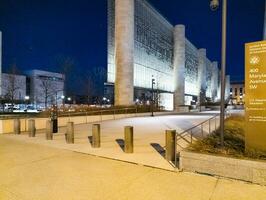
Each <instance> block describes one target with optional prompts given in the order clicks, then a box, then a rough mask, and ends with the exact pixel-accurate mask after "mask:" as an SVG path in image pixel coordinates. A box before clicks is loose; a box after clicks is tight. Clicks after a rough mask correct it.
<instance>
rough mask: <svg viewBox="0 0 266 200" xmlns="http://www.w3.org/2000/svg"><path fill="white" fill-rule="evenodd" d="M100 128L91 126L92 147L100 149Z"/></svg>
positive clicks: (98, 125) (94, 125) (97, 125)
mask: <svg viewBox="0 0 266 200" xmlns="http://www.w3.org/2000/svg"><path fill="white" fill-rule="evenodd" d="M100 128H101V126H100V124H93V125H92V147H93V148H100V147H101V129H100Z"/></svg>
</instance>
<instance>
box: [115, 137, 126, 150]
mask: <svg viewBox="0 0 266 200" xmlns="http://www.w3.org/2000/svg"><path fill="white" fill-rule="evenodd" d="M115 141H116V142H117V144H118V145H119V147H120V148H121V149H122V151H124V147H125V141H124V140H123V139H116V140H115Z"/></svg>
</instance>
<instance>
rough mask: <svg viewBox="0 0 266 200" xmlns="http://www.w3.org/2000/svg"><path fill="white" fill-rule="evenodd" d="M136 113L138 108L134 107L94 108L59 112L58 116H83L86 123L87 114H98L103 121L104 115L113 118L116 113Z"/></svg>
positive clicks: (135, 114)
mask: <svg viewBox="0 0 266 200" xmlns="http://www.w3.org/2000/svg"><path fill="white" fill-rule="evenodd" d="M137 113H138V109H137V107H136V108H122V109H110V110H95V111H89V112H78V113H66V114H61V115H59V117H68V118H69V120H70V119H71V117H77V116H80V117H82V116H83V117H85V119H86V123H87V117H89V116H99V119H100V121H103V118H104V116H107V115H109V116H110V115H111V116H112V118H113V119H115V117H116V115H119V114H121V115H129V114H134V116H135V117H136V116H137Z"/></svg>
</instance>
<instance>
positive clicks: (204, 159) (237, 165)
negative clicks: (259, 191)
mask: <svg viewBox="0 0 266 200" xmlns="http://www.w3.org/2000/svg"><path fill="white" fill-rule="evenodd" d="M179 164H180V165H179V166H180V169H182V170H185V171H191V172H198V173H204V174H211V175H217V176H223V177H228V178H233V179H238V180H243V181H248V182H252V183H257V184H262V185H266V162H259V161H251V160H241V159H234V158H228V157H221V156H213V155H206V154H199V153H192V152H181V154H180V163H179Z"/></svg>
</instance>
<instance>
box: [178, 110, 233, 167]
mask: <svg viewBox="0 0 266 200" xmlns="http://www.w3.org/2000/svg"><path fill="white" fill-rule="evenodd" d="M219 116H220V114H216V115H214V116H213V117H211V118H209V119H207V120H205V121H203V122H201V123H200V124H198V125H196V126H193V127H191V128H188V129H186V130H184V131H183V132H181V133H178V132H176V135H175V145H176V146H177V136H179V137H180V138H182V139H184V140H185V141H186V142H188V143H189V141H188V140H187V139H186V138H184V134H185V133H189V134H190V138H191V141H190V143H192V142H193V135H194V134H193V129H196V128H197V127H201V134H202V137H203V133H204V130H203V125H204V124H205V123H209V134H210V133H211V120H213V119H215V131H216V130H217V124H216V118H217V117H219ZM228 116H230V113H228V112H227V111H226V112H225V118H227V117H228ZM176 166H177V151H176V150H175V167H176Z"/></svg>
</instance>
